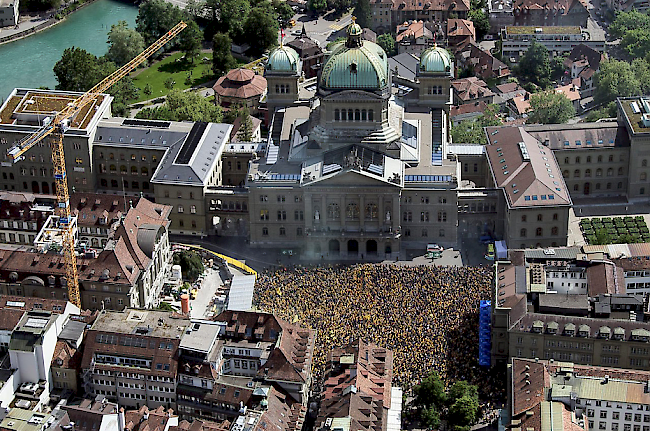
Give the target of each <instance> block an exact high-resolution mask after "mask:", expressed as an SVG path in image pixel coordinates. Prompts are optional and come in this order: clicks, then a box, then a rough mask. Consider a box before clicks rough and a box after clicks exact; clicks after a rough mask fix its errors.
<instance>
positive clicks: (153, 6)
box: [135, 0, 187, 50]
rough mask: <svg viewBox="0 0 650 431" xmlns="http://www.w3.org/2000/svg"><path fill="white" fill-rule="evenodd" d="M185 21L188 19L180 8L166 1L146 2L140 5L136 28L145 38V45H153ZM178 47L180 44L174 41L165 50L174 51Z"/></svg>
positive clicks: (146, 0) (151, 0) (147, 0)
mask: <svg viewBox="0 0 650 431" xmlns="http://www.w3.org/2000/svg"><path fill="white" fill-rule="evenodd" d="M184 19H187V17H186V16H185V13H184V12H183V11H182V10H181V9H179V8H178V6H174V5H173V4H171V3H167V2H165V1H164V0H145V1H143V2H142V3H140V8H139V9H138V17H137V18H136V20H135V22H136V27H135V28H136V30H137V31H138V33H140V34H141V35H142V37H144V41H145V44H146V45H151V44H152V43H154V42H155V41H156V40H157V39H159V38H160V37H161V36H162V35H163V34H165V33H167V32H168V31H169V30H170V29H171V28H172V27H174V26H175V25H176V24H178V22H179V21H181V20H184ZM177 45H178V42H177V41H176V40H173V39H172V40H171V41H170V42H168V43H167V44H166V45H165V48H164V49H166V50H172V49H175V48H176V46H177Z"/></svg>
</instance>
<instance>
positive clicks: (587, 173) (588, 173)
mask: <svg viewBox="0 0 650 431" xmlns="http://www.w3.org/2000/svg"><path fill="white" fill-rule="evenodd" d="M585 177H591V169H587V170H586V171H585Z"/></svg>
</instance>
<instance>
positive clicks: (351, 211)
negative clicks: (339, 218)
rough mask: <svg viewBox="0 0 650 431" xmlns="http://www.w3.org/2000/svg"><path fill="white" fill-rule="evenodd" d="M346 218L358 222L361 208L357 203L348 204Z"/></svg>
mask: <svg viewBox="0 0 650 431" xmlns="http://www.w3.org/2000/svg"><path fill="white" fill-rule="evenodd" d="M345 216H346V218H348V219H350V220H357V219H358V218H359V206H358V205H357V204H355V203H350V204H348V207H347V211H346V214H345Z"/></svg>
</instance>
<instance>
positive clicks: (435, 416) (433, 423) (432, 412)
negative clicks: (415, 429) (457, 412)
mask: <svg viewBox="0 0 650 431" xmlns="http://www.w3.org/2000/svg"><path fill="white" fill-rule="evenodd" d="M420 420H421V421H422V423H423V424H424V425H426V426H427V428H428V429H438V427H439V426H440V413H439V412H438V409H437V408H436V406H434V405H431V406H429V407H426V408H424V409H423V410H422V413H421V414H420Z"/></svg>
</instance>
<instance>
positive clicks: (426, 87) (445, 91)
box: [417, 45, 454, 114]
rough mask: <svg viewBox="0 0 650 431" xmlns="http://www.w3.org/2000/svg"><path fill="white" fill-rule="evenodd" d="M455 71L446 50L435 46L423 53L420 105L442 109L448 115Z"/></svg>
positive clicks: (419, 67)
mask: <svg viewBox="0 0 650 431" xmlns="http://www.w3.org/2000/svg"><path fill="white" fill-rule="evenodd" d="M453 70H454V65H453V63H452V61H451V56H450V55H449V52H447V50H446V49H444V48H440V47H438V46H437V45H435V46H433V47H431V48H428V49H426V50H424V52H422V55H421V56H420V64H419V65H418V70H417V77H418V81H419V83H420V99H419V104H420V105H422V106H429V107H431V108H442V109H444V110H445V111H446V112H447V114H448V113H449V109H450V108H451V105H452V102H453V98H452V91H451V80H452V79H453V78H454V75H453Z"/></svg>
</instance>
